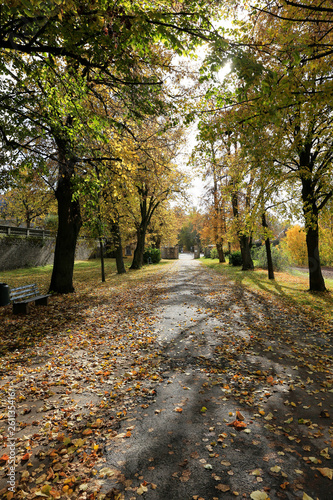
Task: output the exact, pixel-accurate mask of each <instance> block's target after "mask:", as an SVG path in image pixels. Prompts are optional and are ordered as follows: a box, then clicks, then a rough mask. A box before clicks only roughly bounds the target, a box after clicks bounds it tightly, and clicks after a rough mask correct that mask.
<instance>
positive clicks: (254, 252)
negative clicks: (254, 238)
mask: <svg viewBox="0 0 333 500" xmlns="http://www.w3.org/2000/svg"><path fill="white" fill-rule="evenodd" d="M261 249H262V246H260V247H259V246H257V245H253V246H252V247H251V257H252V259H253V260H258V254H259V252H260V250H261Z"/></svg>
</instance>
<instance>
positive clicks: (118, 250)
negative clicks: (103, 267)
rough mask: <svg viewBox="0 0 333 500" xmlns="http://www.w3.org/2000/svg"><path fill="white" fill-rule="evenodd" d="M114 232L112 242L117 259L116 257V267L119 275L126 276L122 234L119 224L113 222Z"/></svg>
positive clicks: (112, 230)
mask: <svg viewBox="0 0 333 500" xmlns="http://www.w3.org/2000/svg"><path fill="white" fill-rule="evenodd" d="M111 232H112V240H113V243H114V245H115V257H116V266H117V273H118V274H125V273H126V269H125V264H124V258H123V246H122V243H121V233H120V228H119V223H118V222H113V223H112V225H111Z"/></svg>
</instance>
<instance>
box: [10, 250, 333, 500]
mask: <svg viewBox="0 0 333 500" xmlns="http://www.w3.org/2000/svg"><path fill="white" fill-rule="evenodd" d="M139 292H140V293H138V298H137V300H138V301H141V302H140V303H141V309H140V310H139V311H140V314H139V313H138V309H137V307H133V308H132V309H127V311H124V321H123V322H121V323H119V320H118V321H117V319H116V316H115V317H114V318H113V320H112V321H111V320H110V322H109V323H107V318H108V317H109V316H108V314H109V313H108V312H105V314H104V309H103V308H102V309H101V310H100V314H101V317H102V318H103V321H101V320H100V321H99V322H98V323H94V327H93V329H92V331H93V332H94V338H96V336H98V335H101V338H103V339H104V341H103V344H102V346H97V345H95V346H94V351H93V352H91V351H90V352H88V348H87V346H85V344H84V343H83V344H81V345H80V348H77V349H75V350H67V351H64V352H63V353H62V355H63V357H62V358H61V359H62V363H61V367H59V370H60V371H57V370H56V369H55V368H54V372H53V374H51V377H52V378H53V381H58V382H59V381H61V380H63V381H64V385H63V386H62V385H61V384H60V386H56V387H57V390H58V392H56V393H54V394H53V395H52V396H48V398H47V399H46V401H45V398H44V397H43V394H44V395H45V393H42V392H38V391H37V389H38V388H40V387H41V384H42V383H43V381H44V382H45V381H47V382H48V383H49V382H50V379H49V377H47V376H46V375H47V374H48V375H49V374H50V373H48V370H49V369H50V366H51V365H50V364H47V362H46V361H47V360H46V359H45V358H44V357H45V356H46V349H50V344H49V345H48V346H45V347H44V346H41V348H40V351H39V358H37V359H36V357H35V358H33V362H32V361H31V360H29V359H26V362H25V363H23V364H21V365H20V372H21V373H22V374H23V375H22V376H23V378H25V380H26V379H27V377H31V376H32V377H35V378H34V387H36V388H37V389H36V391H32V392H31V391H30V392H29V394H28V395H27V396H26V397H25V399H24V400H22V401H21V402H20V403H19V405H18V412H17V419H18V420H19V421H20V423H21V424H23V426H22V427H23V428H22V429H20V432H19V433H18V435H17V436H18V439H19V442H18V445H17V447H18V448H17V449H18V451H20V453H21V454H20V455H19V456H18V460H17V465H16V486H15V494H14V496H13V497H12V498H27V499H32V498H40V497H45V498H75V499H81V500H86V499H88V500H92V499H94V498H98V499H100V500H103V499H118V500H121V499H122V500H134V499H140V498H145V499H148V500H192V499H193V500H217V499H226V500H228V499H232V498H245V499H250V498H251V499H253V500H265V499H271V500H275V499H303V500H309V499H313V500H316V499H318V500H332V498H333V488H332V478H333V466H332V458H331V457H332V454H333V425H332V415H333V376H332V373H333V370H332V360H333V346H332V328H331V325H327V324H324V323H322V322H321V320H320V318H314V317H308V316H306V315H304V314H303V312H302V311H301V310H298V309H295V308H294V307H290V306H289V305H287V304H285V303H283V302H280V301H278V300H277V299H276V298H272V299H268V298H267V296H265V295H262V294H259V293H254V292H251V291H249V290H247V289H246V288H243V287H240V286H238V285H236V284H234V283H232V282H230V281H228V280H227V279H226V278H224V277H223V276H221V275H220V274H219V275H217V274H215V273H214V272H213V271H211V270H209V269H206V268H204V267H203V266H201V265H200V263H198V262H197V261H194V260H191V259H190V258H189V257H188V256H187V255H181V258H180V260H179V261H176V262H175V263H174V264H173V265H172V266H171V268H169V269H168V271H167V272H164V273H163V274H161V275H158V276H156V277H155V278H154V279H151V280H150V282H149V283H148V285H147V287H146V288H145V289H142V290H141V289H140V290H139ZM131 300H133V301H134V302H133V304H134V306H135V305H137V304H136V303H135V298H132V299H131ZM118 305H119V304H118ZM94 307H95V305H94ZM105 307H106V308H107V307H109V305H108V304H106V305H105ZM87 308H88V306H87ZM87 310H88V309H87ZM80 311H81V309H80ZM89 311H90V312H91V309H89ZM106 311H109V309H107V310H106ZM81 312H82V311H81ZM45 314H46V313H45ZM82 314H83V313H82ZM85 314H87V313H85ZM138 315H139V317H138ZM125 318H127V320H126V321H127V322H126V321H125ZM129 319H130V320H129ZM75 328H76V327H75ZM75 328H73V326H72V328H71V333H70V335H71V336H72V337H74V339H75V335H76V330H75ZM80 328H81V330H80V331H83V330H84V327H82V324H81V326H80ZM115 329H116V333H117V335H118V337H117V335H116V336H115ZM123 330H126V332H125V333H124V331H123ZM120 333H121V334H123V335H124V336H123V337H121V342H122V343H123V346H124V347H123V349H122V350H121V349H120V350H121V353H120V354H119V356H118V358H117V363H114V365H113V366H114V369H113V371H112V372H110V370H109V368H108V367H107V368H106V365H103V360H105V359H109V358H108V356H109V351H111V350H112V349H114V348H115V347H114V345H113V344H115V339H117V338H120ZM111 334H112V335H111ZM125 334H126V335H125ZM82 335H83V334H82ZM108 335H109V337H108ZM111 338H112V341H111ZM129 338H130V339H131V343H126V342H127V340H126V339H129ZM54 343H56V341H55V340H54ZM118 347H119V346H118ZM118 347H117V348H118ZM54 352H57V353H58V356H61V348H60V347H59V351H54ZM21 355H22V353H21ZM17 356H19V353H18V354H17ZM113 356H114V353H113ZM112 359H116V358H115V357H114V358H112ZM94 363H95V364H96V369H95V371H94V374H95V378H94V380H95V382H94V384H93V385H92V384H91V380H89V377H90V378H91V377H92V375H91V373H92V372H91V369H92V366H94ZM23 365H24V369H23V368H22V366H23ZM108 366H109V365H108ZM64 367H66V370H67V371H68V372H71V374H72V375H73V374H75V377H76V378H75V380H73V379H71V381H70V383H66V381H65V376H64V375H63V374H64V369H65V368H64ZM97 369H98V370H99V371H97ZM61 370H62V371H61ZM75 370H77V371H75ZM18 371H19V368H18V365H17V364H15V365H14V366H13V368H10V369H8V366H7V369H6V372H5V374H4V375H3V378H2V387H1V389H2V390H3V392H4V394H5V393H6V391H8V388H14V389H15V390H16V393H17V394H20V392H19V391H20V390H21V389H22V387H23V386H24V382H25V380H22V378H21V379H19V377H18ZM100 371H102V374H100V375H99V377H102V378H103V380H98V377H96V373H100ZM73 377H74V375H73ZM80 377H81V378H80ZM86 379H88V380H86ZM78 380H80V383H78ZM30 387H31V385H30ZM105 389H108V390H107V391H105ZM54 391H56V389H54ZM36 393H37V394H36ZM105 393H107V394H105ZM61 398H62V401H63V405H62V406H63V407H61V406H59V401H60V400H61ZM2 407H3V410H2V411H3V412H4V413H3V415H4V417H3V418H4V419H5V418H6V413H5V409H4V407H5V404H4V403H3V405H2ZM32 407H33V409H34V411H33V412H31V408H32ZM59 412H63V413H62V416H61V418H60V417H59V416H57V415H59ZM64 416H65V417H66V418H65V419H64ZM64 420H65V424H64ZM1 427H2V428H1V431H2V434H3V444H4V445H6V441H7V440H6V435H7V436H8V430H7V429H6V426H5V425H2V426H1ZM51 428H53V432H51V430H50V429H51ZM7 439H8V438H7ZM27 443H28V444H29V446H28V447H27V446H26V445H27ZM23 445H25V449H24V446H23ZM6 450H7V448H6V447H5V446H4V447H3V449H2V450H1V451H0V455H2V454H3V453H7V451H6ZM24 451H25V452H26V453H28V455H29V457H28V459H25V460H22V458H25V456H24V455H22V454H23V452H24ZM0 463H1V462H0ZM7 477H8V463H6V462H5V461H4V463H2V466H1V467H0V481H1V482H0V489H1V488H3V489H2V497H3V498H11V497H8V490H7V489H6V488H7V487H6V480H7Z"/></svg>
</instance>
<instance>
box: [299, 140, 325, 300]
mask: <svg viewBox="0 0 333 500" xmlns="http://www.w3.org/2000/svg"><path fill="white" fill-rule="evenodd" d="M300 165H302V169H303V171H304V172H305V173H304V174H302V175H301V179H302V201H303V213H304V218H305V232H306V246H307V251H308V264H309V284H310V291H316V292H324V291H326V287H325V281H324V278H323V275H322V272H321V265H320V258H319V226H318V214H319V208H318V207H317V200H316V189H317V184H316V182H315V181H314V179H313V175H312V174H313V168H314V165H313V155H311V145H310V144H305V146H304V148H303V150H302V151H301V152H300ZM304 166H305V167H306V169H305V168H304ZM324 203H325V202H324ZM324 203H322V206H324Z"/></svg>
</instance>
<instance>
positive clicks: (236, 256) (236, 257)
mask: <svg viewBox="0 0 333 500" xmlns="http://www.w3.org/2000/svg"><path fill="white" fill-rule="evenodd" d="M229 264H230V265H231V266H242V265H243V259H242V254H241V252H240V251H239V250H238V251H237V252H231V254H230V255H229Z"/></svg>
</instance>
